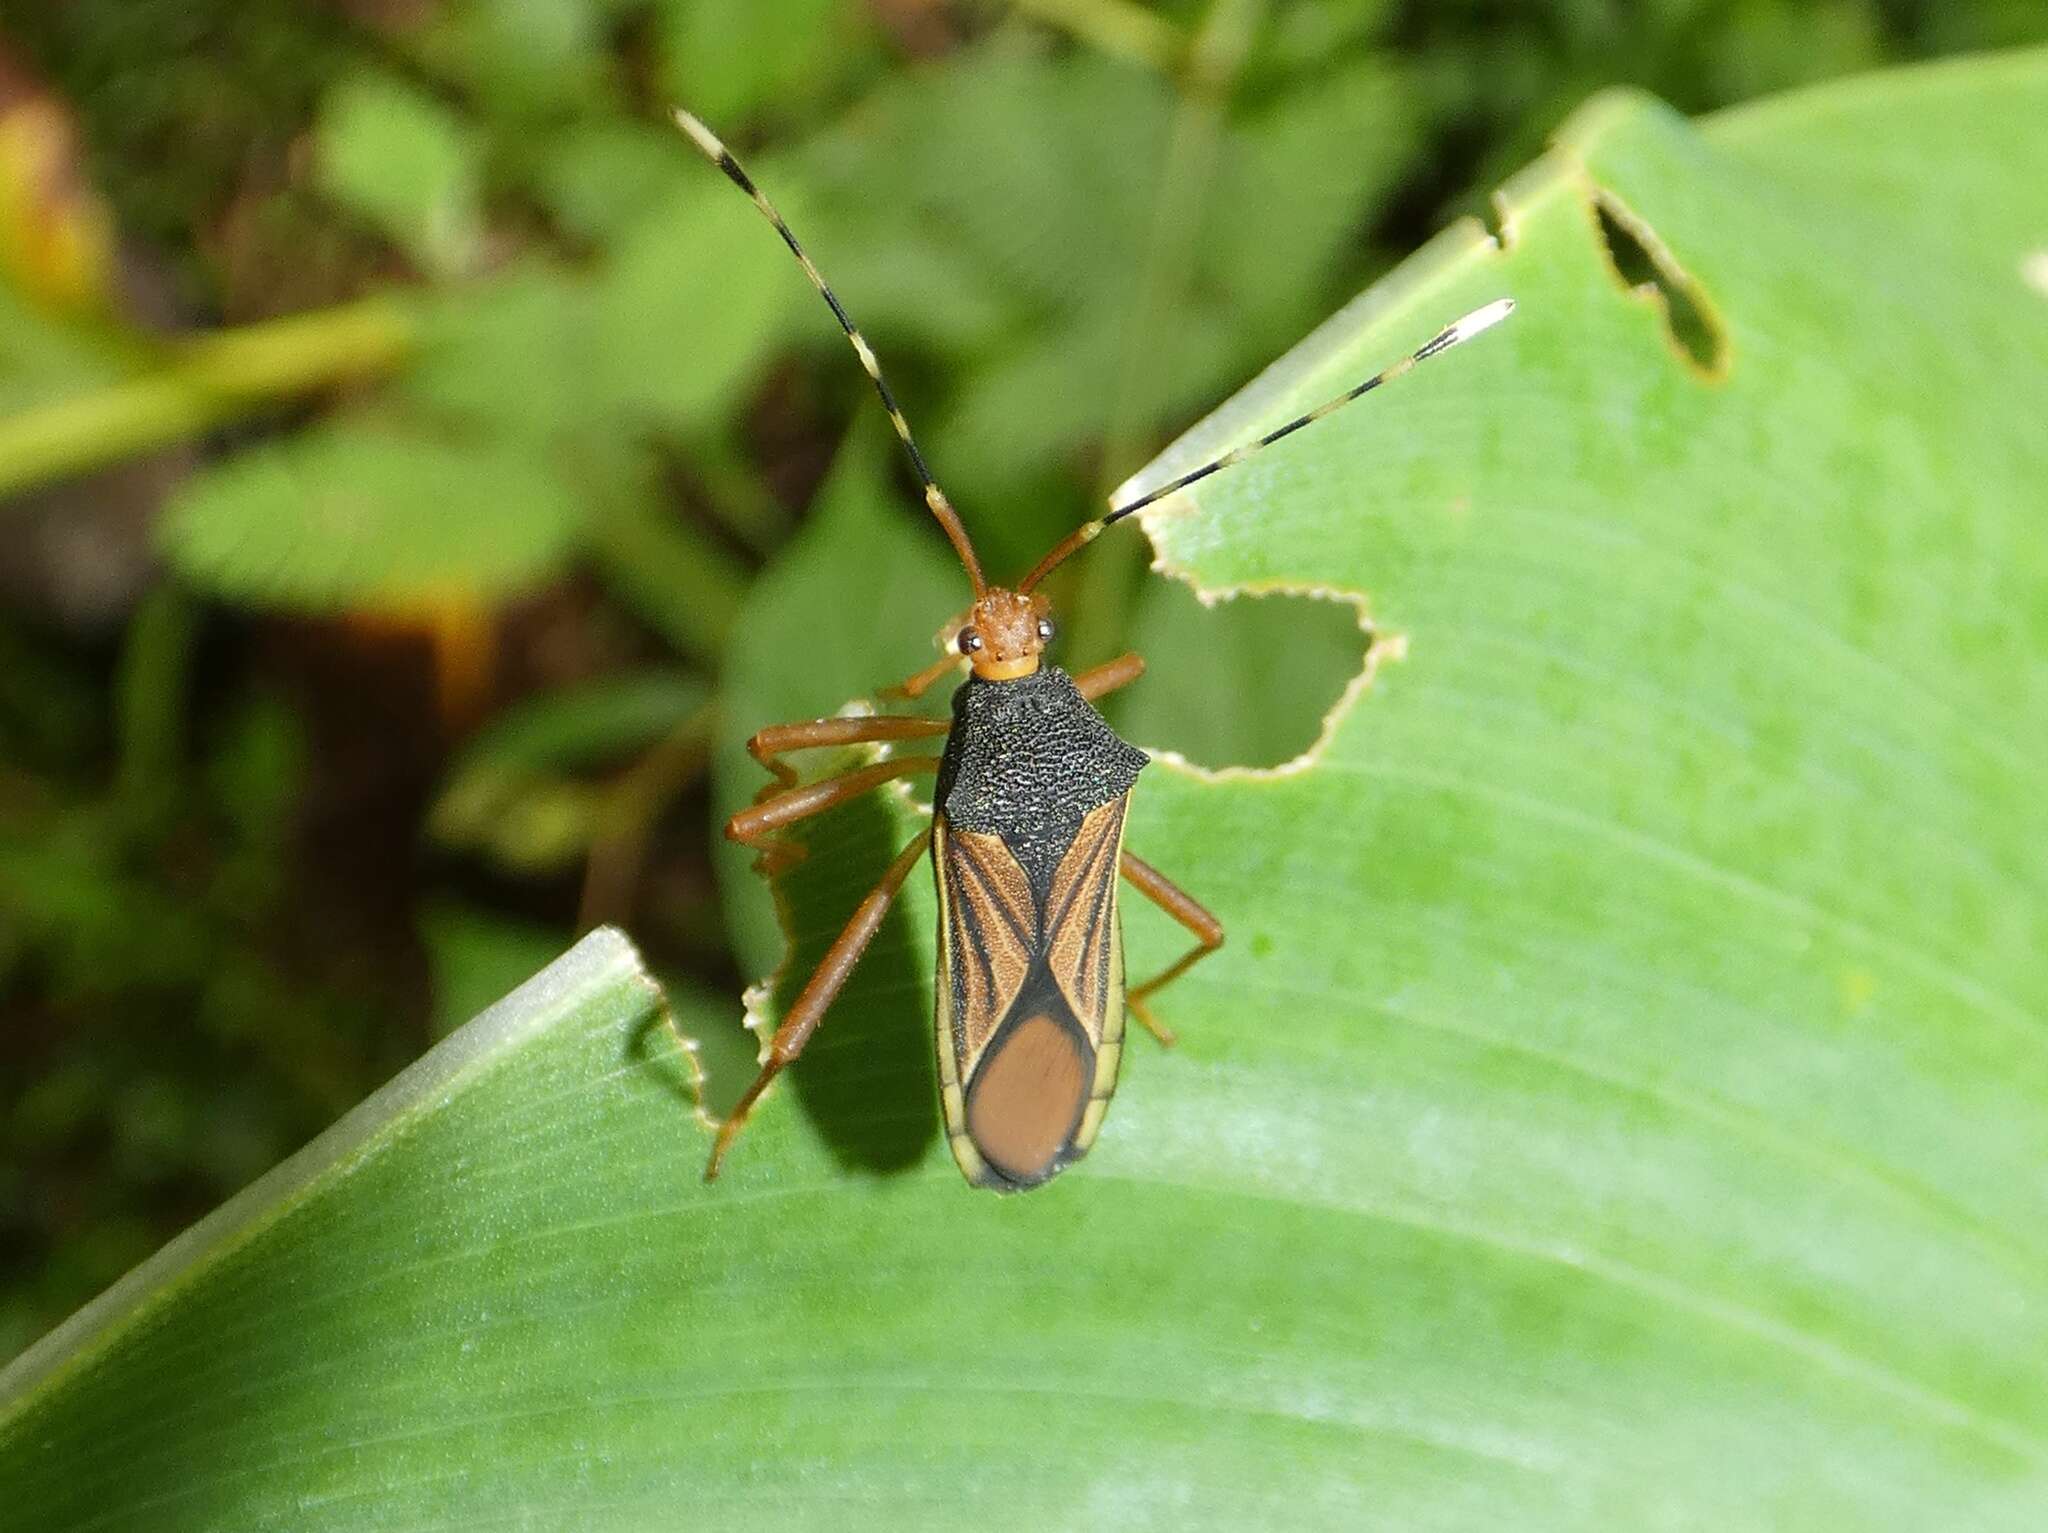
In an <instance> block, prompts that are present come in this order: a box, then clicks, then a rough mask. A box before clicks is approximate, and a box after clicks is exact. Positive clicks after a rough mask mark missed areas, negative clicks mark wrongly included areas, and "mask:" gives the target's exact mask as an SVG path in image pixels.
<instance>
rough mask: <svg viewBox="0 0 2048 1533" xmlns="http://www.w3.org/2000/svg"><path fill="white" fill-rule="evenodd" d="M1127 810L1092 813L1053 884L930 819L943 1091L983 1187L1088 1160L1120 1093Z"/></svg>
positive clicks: (1012, 854) (1007, 1185) (957, 1144)
mask: <svg viewBox="0 0 2048 1533" xmlns="http://www.w3.org/2000/svg"><path fill="white" fill-rule="evenodd" d="M1124 803H1125V801H1124V800H1123V799H1122V798H1117V799H1114V800H1112V801H1111V802H1109V803H1106V804H1102V805H1100V806H1098V807H1097V808H1095V809H1094V810H1092V811H1090V812H1089V813H1088V814H1087V815H1085V816H1083V817H1082V818H1081V819H1080V821H1079V823H1078V824H1077V825H1075V826H1074V827H1073V829H1072V830H1071V832H1070V833H1069V834H1068V835H1067V836H1065V837H1063V838H1062V840H1063V842H1064V844H1063V845H1061V846H1059V847H1058V848H1057V849H1056V852H1057V855H1056V856H1055V857H1054V858H1053V859H1052V860H1051V862H1050V867H1049V869H1048V871H1049V872H1050V877H1049V878H1033V877H1031V876H1030V874H1029V873H1027V871H1026V868H1025V865H1024V862H1023V861H1020V859H1019V857H1018V856H1017V849H1016V848H1014V847H1012V846H1011V845H1010V844H1009V842H1008V840H1007V839H1006V838H1005V837H1004V836H1001V835H994V834H989V833H986V832H979V831H967V830H961V829H959V828H957V827H956V826H953V825H951V824H950V823H948V821H947V819H946V817H945V816H944V815H943V814H941V815H940V816H938V818H937V819H936V821H935V822H934V824H933V829H932V850H933V858H932V862H933V867H934V869H935V871H936V873H937V877H938V885H939V906H940V917H939V923H940V929H939V938H940V940H939V974H938V1016H937V1019H936V1021H937V1028H936V1031H937V1044H938V1062H939V1084H940V1091H941V1095H942V1097H943V1099H944V1105H945V1112H946V1129H947V1135H948V1138H949V1140H950V1141H951V1144H952V1148H953V1154H954V1157H955V1158H956V1159H957V1160H958V1161H959V1163H960V1167H961V1170H962V1171H964V1172H965V1173H966V1174H967V1177H968V1179H969V1180H970V1181H973V1182H975V1183H976V1184H977V1185H980V1186H988V1187H996V1188H1000V1189H1003V1190H1009V1191H1014V1190H1018V1189H1021V1188H1024V1187H1033V1186H1036V1185H1038V1184H1039V1183H1040V1182H1043V1181H1045V1180H1046V1179H1047V1178H1049V1177H1051V1176H1053V1175H1054V1174H1056V1173H1057V1172H1058V1171H1059V1170H1060V1169H1061V1168H1062V1167H1064V1166H1066V1165H1069V1164H1071V1163H1072V1162H1073V1161H1075V1160H1077V1159H1079V1158H1080V1157H1081V1155H1083V1154H1084V1153H1085V1152H1086V1151H1087V1149H1088V1146H1089V1145H1090V1144H1091V1143H1092V1142H1093V1140H1094V1138H1095V1133H1096V1130H1097V1128H1098V1127H1099V1126H1100V1124H1101V1121H1102V1114H1103V1111H1104V1109H1105V1108H1106V1107H1107V1105H1108V1101H1109V1096H1110V1093H1111V1092H1112V1091H1113V1090H1114V1089H1115V1086H1116V1075H1117V1066H1118V1063H1119V1061H1120V1059H1121V1057H1122V1053H1123V1022H1124V1018H1123V1008H1124V998H1123V951H1122V943H1121V941H1120V940H1119V936H1118V931H1117V898H1116V896H1117V864H1118V858H1119V856H1120V854H1121V852H1122V847H1123V823H1124ZM1034 849H1035V851H1036V852H1037V853H1041V854H1042V853H1043V852H1044V851H1045V850H1046V848H1045V846H1044V844H1043V840H1042V838H1041V839H1040V840H1038V841H1037V842H1035V843H1034ZM1032 856H1033V851H1031V850H1027V852H1026V857H1027V859H1028V858H1031V857H1032Z"/></svg>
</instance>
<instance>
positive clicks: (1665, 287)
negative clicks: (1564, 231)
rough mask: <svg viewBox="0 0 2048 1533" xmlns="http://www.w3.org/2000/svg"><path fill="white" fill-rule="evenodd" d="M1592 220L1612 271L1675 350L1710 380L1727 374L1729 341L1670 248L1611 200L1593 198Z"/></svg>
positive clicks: (1598, 194) (1602, 194)
mask: <svg viewBox="0 0 2048 1533" xmlns="http://www.w3.org/2000/svg"><path fill="white" fill-rule="evenodd" d="M1592 201H1593V217H1594V220H1595V222H1596V223H1597V224H1598V226H1599V229H1600V241H1601V245H1602V248H1603V249H1605V250H1606V252H1607V260H1608V263H1609V265H1611V266H1612V267H1613V269H1614V274H1615V276H1616V277H1618V278H1619V279H1620V281H1621V284H1622V286H1623V287H1624V288H1626V289H1627V290H1628V292H1629V293H1630V294H1631V295H1632V296H1633V297H1636V298H1639V299H1641V300H1643V301H1644V302H1647V303H1650V304H1653V305H1654V306H1655V307H1656V309H1657V312H1658V314H1659V315H1660V316H1661V317H1662V318H1663V321H1664V331H1665V334H1666V335H1667V336H1668V337H1669V338H1670V341H1671V344H1672V346H1673V347H1674V348H1675V349H1676V350H1677V352H1678V354H1679V355H1680V356H1681V357H1682V358H1684V359H1685V361H1686V362H1688V363H1689V364H1690V365H1691V366H1692V367H1693V368H1694V369H1695V370H1696V371H1698V372H1699V373H1701V374H1703V375H1704V376H1706V377H1709V378H1721V377H1725V376H1726V375H1727V372H1728V337H1727V332H1726V331H1725V330H1724V329H1723V328H1722V325H1721V321H1720V319H1719V317H1718V316H1717V315H1716V314H1715V313H1714V310H1713V306H1712V304H1711V303H1710V302H1709V301H1708V298H1707V294H1706V290H1705V289H1704V288H1702V287H1701V286H1700V285H1699V283H1698V282H1697V281H1696V280H1694V278H1693V277H1692V276H1691V275H1690V274H1689V273H1688V272H1687V271H1686V270H1685V268H1684V267H1682V266H1681V265H1679V264H1678V260H1677V258H1676V257H1675V256H1673V255H1672V253H1671V248H1670V247H1669V246H1668V245H1666V244H1665V243H1664V242H1663V240H1661V239H1659V238H1658V236H1657V233H1656V231H1655V230H1654V229H1652V228H1651V227H1650V226H1649V225H1648V224H1646V223H1644V222H1643V220H1642V219H1640V218H1638V217H1637V216H1636V215H1635V214H1634V213H1633V212H1631V211H1630V210H1629V209H1628V208H1627V207H1626V206H1625V205H1623V204H1622V203H1621V202H1620V201H1619V200H1618V199H1617V198H1615V197H1614V196H1613V195H1612V194H1610V193H1608V192H1604V191H1595V192H1594V193H1593V199H1592Z"/></svg>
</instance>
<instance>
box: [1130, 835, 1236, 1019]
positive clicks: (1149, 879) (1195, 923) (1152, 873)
mask: <svg viewBox="0 0 2048 1533" xmlns="http://www.w3.org/2000/svg"><path fill="white" fill-rule="evenodd" d="M1123 875H1124V877H1125V878H1127V879H1129V880H1130V881H1131V884H1132V885H1133V887H1135V888H1136V889H1137V891H1138V892H1139V893H1140V894H1142V895H1144V896H1145V898H1147V899H1148V900H1150V901H1152V903H1153V904H1155V905H1157V906H1158V907H1159V908H1160V909H1161V910H1163V911H1165V912H1166V913H1167V914H1168V915H1170V916H1172V917H1173V918H1174V920H1176V921H1178V922H1180V924H1181V925H1183V926H1185V927H1186V928H1187V929H1188V930H1189V931H1191V932H1193V933H1194V936H1195V945H1194V946H1193V947H1192V948H1190V949H1188V951H1187V952H1186V953H1184V954H1182V955H1181V958H1180V961H1179V962H1178V963H1174V964H1169V965H1168V966H1167V967H1166V968H1164V969H1162V970H1160V971H1159V973H1157V974H1155V975H1153V976H1152V977H1151V978H1150V979H1148V980H1146V981H1145V983H1144V984H1142V985H1139V986H1138V987H1137V988H1136V989H1134V990H1132V991H1130V992H1129V993H1128V994H1127V995H1126V996H1125V997H1124V1001H1125V1004H1127V1005H1128V1006H1129V1007H1130V1008H1131V1015H1132V1016H1134V1017H1136V1018H1137V1019H1138V1020H1139V1021H1140V1022H1142V1023H1144V1024H1145V1027H1146V1029H1147V1030H1148V1031H1149V1032H1150V1033H1151V1034H1152V1036H1153V1037H1155V1038H1157V1039H1158V1040H1159V1041H1160V1042H1161V1043H1163V1044H1166V1045H1168V1046H1169V1047H1171V1046H1172V1044H1173V1042H1174V1034H1173V1029H1172V1028H1170V1027H1167V1026H1166V1025H1165V1024H1163V1023H1162V1022H1160V1020H1159V1019H1158V1018H1157V1017H1155V1016H1153V1015H1152V1008H1151V1007H1150V1006H1148V1005H1146V1003H1145V997H1147V996H1148V995H1151V994H1152V993H1153V992H1154V991H1155V990H1159V989H1161V988H1163V987H1165V986H1167V985H1170V984H1172V983H1173V982H1174V981H1175V980H1177V979H1179V978H1180V977H1181V976H1182V975H1183V974H1185V973H1187V972H1188V970H1190V969H1192V968H1193V967H1194V966H1195V965H1196V964H1197V963H1199V962H1201V960H1203V959H1204V958H1207V957H1208V956H1209V955H1210V954H1211V953H1213V952H1215V951H1216V949H1218V948H1220V947H1221V946H1223V923H1222V922H1221V921H1218V920H1217V919H1216V918H1215V917H1214V916H1212V915H1210V914H1209V912H1208V911H1206V910H1204V909H1203V908H1202V907H1201V906H1200V905H1199V904H1197V903H1196V901H1195V898H1194V896H1193V895H1191V894H1189V893H1188V892H1187V891H1186V890H1185V889H1182V888H1181V887H1180V886H1179V885H1178V884H1176V883H1174V882H1173V881H1172V880H1171V879H1169V878H1167V877H1166V875H1165V874H1163V873H1161V872H1160V871H1159V870H1158V869H1157V868H1155V867H1153V866H1152V864H1151V863H1149V862H1143V861H1140V860H1139V859H1138V858H1136V857H1133V856H1132V855H1131V854H1130V853H1129V852H1125V853H1124V854H1123Z"/></svg>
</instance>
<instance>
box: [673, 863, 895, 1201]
mask: <svg viewBox="0 0 2048 1533" xmlns="http://www.w3.org/2000/svg"><path fill="white" fill-rule="evenodd" d="M930 844H931V832H930V831H925V830H921V831H919V832H918V833H917V835H916V837H915V838H914V839H913V840H912V841H911V843H910V844H909V845H908V846H906V847H904V848H903V850H902V851H901V852H899V853H898V854H897V857H896V860H895V861H894V862H892V863H890V864H889V871H888V872H886V873H884V874H883V875H882V881H881V882H880V883H878V884H876V885H875V887H874V888H873V889H871V890H870V891H868V896H867V898H866V899H864V900H862V901H861V902H860V905H859V907H858V908H857V909H856V910H855V911H854V913H853V919H852V920H850V921H848V922H847V923H846V929H845V930H844V931H842V932H841V933H840V934H839V935H838V936H837V937H835V938H834V939H833V940H832V946H831V947H829V948H827V949H826V950H825V956H824V957H823V958H822V959H820V960H819V962H818V967H817V968H815V969H813V970H812V971H811V977H810V979H809V980H808V981H806V982H805V984H804V988H803V991H802V993H801V994H799V995H798V996H797V998H796V1002H795V1004H794V1005H792V1006H791V1007H790V1008H789V1010H788V1012H786V1013H785V1014H784V1016H783V1018H782V1025H781V1026H779V1027H777V1028H776V1029H775V1036H774V1037H773V1038H771V1039H770V1040H769V1042H768V1058H767V1061H766V1062H765V1063H764V1064H763V1065H762V1066H761V1073H760V1074H759V1075H757V1076H756V1077H754V1084H753V1085H751V1086H749V1087H748V1088H747V1090H746V1095H744V1096H742V1097H741V1098H740V1099H739V1102H738V1104H737V1105H736V1106H734V1108H733V1110H732V1112H731V1114H730V1115H729V1116H728V1117H727V1118H726V1120H725V1122H723V1123H722V1124H720V1125H719V1127H718V1139H717V1141H716V1142H715V1143H714V1144H713V1145H712V1146H711V1163H710V1164H709V1165H708V1166H706V1167H705V1168H704V1180H705V1181H707V1182H709V1181H715V1180H717V1177H718V1169H719V1167H720V1166H722V1165H723V1164H724V1163H725V1156H726V1152H727V1151H728V1150H730V1149H731V1148H732V1142H733V1141H734V1140H735V1139H737V1138H738V1137H739V1133H740V1130H741V1129H743V1128H745V1127H746V1124H747V1114H748V1113H750V1112H752V1111H753V1110H754V1104H755V1103H756V1102H758V1101H759V1100H760V1099H761V1093H762V1092H764V1091H766V1090H767V1089H768V1083H769V1082H770V1081H772V1080H774V1079H775V1077H776V1076H777V1075H779V1074H781V1073H782V1069H783V1067H784V1066H785V1065H788V1064H790V1063H791V1062H792V1061H794V1060H795V1059H796V1057H797V1056H798V1055H799V1054H801V1053H803V1051H804V1045H805V1044H806V1043H809V1042H810V1040H811V1034H813V1033H815V1032H816V1031H817V1030H818V1024H819V1023H820V1022H822V1021H823V1020H824V1018H825V1008H826V1007H828V1006H830V1005H831V1004H832V1001H833V998H834V997H836V996H837V995H838V994H839V991H840V988H841V987H842V986H844V985H845V983H846V980H847V976H849V975H850V974H852V973H853V968H854V965H855V964H857V963H859V962H860V956H861V954H862V953H864V952H866V951H867V946H868V943H869V942H871V941H873V940H874V935H875V932H876V931H877V930H879V929H880V927H881V924H882V917H883V916H885V915H887V914H888V913H889V906H890V904H891V903H892V902H893V901H894V900H895V898H896V894H897V891H899V890H900V889H902V887H903V881H904V880H905V879H906V878H908V877H910V870H911V869H912V868H914V867H916V866H917V859H918V858H920V857H922V856H923V855H924V852H925V848H926V847H927V846H929V845H930Z"/></svg>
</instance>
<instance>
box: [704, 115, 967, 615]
mask: <svg viewBox="0 0 2048 1533" xmlns="http://www.w3.org/2000/svg"><path fill="white" fill-rule="evenodd" d="M676 125H677V126H678V127H680V128H681V129H682V130H683V132H685V133H686V134H688V135H689V138H690V142H691V143H693V144H695V145H696V146H697V148H698V149H699V150H700V151H702V153H703V155H704V158H705V159H707V160H709V161H710V162H711V163H712V164H714V165H716V166H717V167H718V168H719V169H720V170H722V171H724V172H725V175H726V178H727V179H728V180H729V181H731V182H732V184H733V185H734V186H737V187H738V188H739V189H740V190H741V191H743V192H745V193H746V194H747V196H748V197H750V198H752V199H753V203H754V206H755V207H757V208H759V209H760V210H761V216H762V217H764V218H766V219H767V220H768V222H769V223H771V224H773V225H774V226H775V232H776V233H777V234H779V235H781V236H782V243H783V244H785V245H787V246H788V247H789V252H790V254H791V255H793V256H795V257H796V259H797V264H798V265H800V266H802V267H803V269H804V275H805V276H807V277H809V278H810V279H811V286H812V287H815V288H816V289H817V290H818V295H819V296H820V297H821V298H823V299H824V300H825V302H826V303H827V304H829V305H831V308H832V315H833V317H834V318H835V319H837V320H838V321H839V328H840V329H842V330H844V331H845V332H846V339H847V340H848V341H849V342H851V343H852V345H853V354H854V355H855V356H857V357H859V358H860V365H861V367H862V368H863V369H864V370H865V371H866V373H867V375H868V381H869V382H870V383H872V384H874V386H875V392H876V394H878V395H880V396H881V400H882V408H883V409H885V410H887V411H888V412H889V424H890V425H892V426H894V427H895V428H896V435H897V438H898V439H899V440H900V441H901V442H902V443H903V450H904V451H905V452H907V453H908V454H909V455H910V466H911V467H912V468H914V469H915V470H916V471H917V477H918V479H919V481H920V482H921V483H922V484H923V485H924V503H925V505H926V506H928V507H930V509H931V513H932V515H933V516H935V517H937V518H938V521H939V526H940V527H942V528H944V529H945V533H946V538H947V541H949V542H950V543H951V544H952V545H953V551H954V552H955V553H957V554H958V555H959V556H960V562H961V564H963V565H964V566H966V569H967V579H968V581H969V583H970V584H971V585H972V586H973V587H974V594H975V595H976V596H980V595H981V593H982V592H983V591H984V590H985V589H986V588H987V587H986V584H985V582H984V581H983V579H982V574H981V561H980V560H979V559H978V558H976V557H975V553H974V544H973V543H972V542H970V541H969V540H968V537H967V528H966V526H965V525H964V524H963V523H962V522H961V520H960V513H959V512H957V511H955V510H954V509H953V503H952V502H951V501H950V500H948V499H946V492H945V491H944V490H942V489H940V488H939V484H938V481H937V480H936V479H934V478H933V477H932V471H931V467H930V465H928V464H927V463H926V462H925V458H924V453H923V452H922V451H921V450H920V449H919V448H918V445H917V438H916V437H914V436H912V435H911V434H910V422H909V420H908V419H906V418H905V416H904V414H903V407H902V406H901V405H899V404H897V403H896V396H895V394H894V393H893V392H891V390H890V388H889V384H888V381H887V380H886V379H884V378H883V377H882V364H881V362H880V361H879V360H877V359H876V357H875V350H874V348H873V347H872V346H870V345H868V342H867V337H866V336H864V335H862V334H861V333H860V327H859V326H857V325H856V324H854V322H853V316H852V315H850V314H848V313H847V312H846V306H845V305H844V304H842V303H841V302H840V301H839V295H838V294H836V293H834V292H833V291H832V289H831V286H830V285H829V284H828V283H827V282H826V281H825V278H824V276H823V274H822V273H820V272H819V270H818V268H817V265H816V264H815V263H814V262H813V261H812V260H811V258H810V256H809V254H808V253H806V252H805V250H804V247H803V246H802V245H801V244H800V243H799V242H798V240H797V237H796V235H795V234H794V233H792V232H791V230H790V227H789V225H788V224H787V223H785V222H783V218H782V215H781V214H780V213H778V212H777V211H776V210H775V204H774V203H772V202H770V201H769V200H768V197H767V194H766V193H765V192H763V191H762V190H761V188H760V187H758V186H756V185H755V184H754V178H753V177H752V176H750V175H748V174H747V172H746V170H745V169H744V168H743V167H742V166H741V165H740V162H739V161H738V160H736V159H734V158H733V155H732V151H731V150H730V149H728V148H726V147H725V144H724V143H723V141H721V140H720V138H719V137H718V135H717V134H716V133H713V132H712V131H711V130H710V129H709V128H707V127H706V126H705V125H704V123H703V122H702V121H701V120H700V119H699V118H697V117H695V116H692V115H691V114H690V113H689V112H686V111H684V110H683V109H682V108H681V107H678V108H676Z"/></svg>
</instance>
